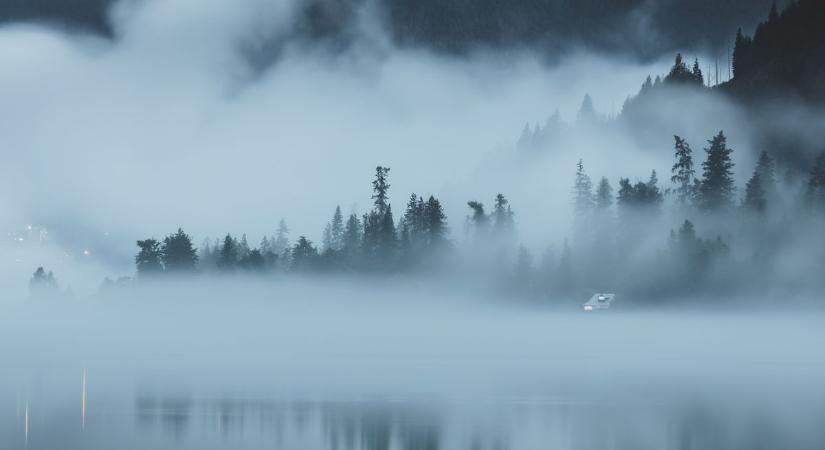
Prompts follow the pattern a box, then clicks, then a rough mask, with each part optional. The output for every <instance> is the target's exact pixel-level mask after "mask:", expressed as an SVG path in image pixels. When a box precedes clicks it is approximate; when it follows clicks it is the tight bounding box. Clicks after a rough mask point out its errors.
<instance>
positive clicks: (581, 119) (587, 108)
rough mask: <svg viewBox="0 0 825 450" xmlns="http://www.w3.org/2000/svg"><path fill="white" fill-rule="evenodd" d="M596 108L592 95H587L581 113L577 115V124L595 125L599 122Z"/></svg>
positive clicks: (580, 109)
mask: <svg viewBox="0 0 825 450" xmlns="http://www.w3.org/2000/svg"><path fill="white" fill-rule="evenodd" d="M598 118H599V116H598V114H597V113H596V108H595V107H594V106H593V99H592V98H591V97H590V94H585V95H584V99H583V100H582V104H581V107H580V108H579V112H578V114H577V115H576V123H584V124H594V123H596V121H598Z"/></svg>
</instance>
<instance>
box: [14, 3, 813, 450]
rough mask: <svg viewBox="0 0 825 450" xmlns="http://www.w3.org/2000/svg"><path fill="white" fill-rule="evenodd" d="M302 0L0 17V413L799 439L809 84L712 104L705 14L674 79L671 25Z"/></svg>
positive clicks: (71, 434) (809, 353)
mask: <svg viewBox="0 0 825 450" xmlns="http://www.w3.org/2000/svg"><path fill="white" fill-rule="evenodd" d="M307 4H308V3H307V2H303V1H298V0H295V1H284V2H271V1H265V0H244V1H237V2H232V4H229V3H227V2H219V1H204V0H198V1H196V0H173V1H169V0H167V1H161V0H154V1H120V2H115V3H114V4H113V6H112V7H111V9H110V10H109V11H108V22H109V23H110V27H111V30H110V31H111V32H110V33H109V32H108V31H107V33H105V35H100V34H94V33H87V32H83V31H78V30H76V29H71V28H63V27H60V26H54V25H49V24H32V23H22V22H13V21H12V22H6V23H4V25H2V26H0V55H3V57H4V60H5V61H6V64H7V66H6V67H7V68H8V69H7V70H4V71H3V72H2V73H1V74H0V104H2V105H3V106H4V108H3V113H2V114H0V117H1V118H2V119H0V156H2V158H0V232H2V234H0V237H2V241H0V291H2V292H3V293H4V294H3V295H2V296H0V360H2V361H4V365H3V367H4V370H2V371H0V441H3V442H10V443H11V444H10V445H11V448H15V449H16V448H32V449H34V448H57V447H58V446H59V447H60V448H94V449H96V448H113V447H118V448H124V446H127V447H126V448H237V447H243V448H268V447H273V446H275V447H279V448H318V449H339V448H364V449H376V450H377V449H391V448H392V449H395V448H404V449H410V450H415V449H438V448H444V449H452V448H456V449H505V448H510V449H529V448H547V447H548V446H550V447H553V448H561V449H568V448H569V449H591V448H592V449H596V448H599V449H601V448H614V449H625V448H678V449H699V448H702V449H705V448H733V449H738V448H742V449H745V448H748V449H752V448H782V447H785V448H812V449H813V448H821V447H822V446H823V444H825V435H823V433H822V432H821V431H820V430H819V425H820V424H819V423H818V418H819V417H821V414H822V412H823V411H824V410H825V409H824V408H825V402H823V400H825V398H823V397H825V389H823V388H822V387H820V383H818V380H820V379H822V376H823V375H825V364H823V362H822V358H821V357H820V354H821V351H820V350H819V349H820V348H821V347H822V346H823V344H825V332H824V331H823V328H822V326H821V323H822V319H823V317H822V314H823V312H822V308H821V299H820V298H819V297H821V295H819V294H818V293H819V292H820V290H821V288H822V287H823V285H822V280H821V273H822V269H823V264H822V261H825V241H823V240H822V237H821V233H820V230H821V229H822V228H821V227H822V224H823V215H822V214H821V210H819V209H817V208H818V207H817V206H816V204H815V201H820V200H822V199H825V190H823V189H825V188H823V187H822V186H819V187H817V185H815V183H814V181H816V176H817V175H816V173H817V172H816V169H814V170H813V171H812V170H811V167H812V166H813V165H812V161H814V158H815V157H816V155H817V153H816V152H817V151H818V150H819V147H818V142H821V138H822V137H823V136H825V128H824V127H823V126H822V123H823V122H822V121H821V119H822V117H823V115H822V110H821V109H820V108H819V107H818V106H816V105H815V104H808V103H805V102H803V101H801V100H800V99H796V98H790V97H788V98H781V99H774V101H772V102H769V101H765V102H763V103H760V104H758V105H756V106H754V105H749V104H748V103H746V102H743V101H737V99H736V97H735V95H733V94H731V92H730V91H729V90H726V88H725V87H724V85H723V86H718V85H719V84H721V83H724V81H727V80H726V78H727V77H726V76H725V75H721V77H716V72H717V71H716V70H710V69H711V65H710V64H709V63H716V62H717V61H718V60H719V55H718V53H719V52H718V47H719V43H718V42H715V39H716V38H713V39H710V40H709V41H708V42H703V43H701V44H697V45H692V46H688V48H687V49H686V51H685V53H684V54H683V56H684V62H685V63H687V67H690V66H692V64H693V61H694V58H696V59H697V60H698V63H699V67H700V68H701V69H702V70H703V71H706V72H705V73H704V78H702V79H701V80H700V82H699V83H695V82H691V83H692V84H678V83H676V82H670V81H668V80H667V77H668V76H669V75H668V71H671V70H672V69H671V68H672V67H674V68H678V67H679V64H678V63H676V64H674V56H675V55H674V54H669V53H667V52H669V51H670V47H668V45H669V44H668V45H666V44H660V45H655V46H654V45H652V44H651V48H655V51H656V52H658V53H656V55H655V56H652V55H651V54H650V53H645V56H644V57H639V55H638V54H635V55H634V54H633V53H635V52H624V51H615V52H613V53H605V49H606V48H608V49H609V48H610V46H609V45H607V46H605V45H606V44H605V43H604V42H602V40H601V38H600V40H599V42H601V44H599V45H597V47H598V49H594V48H593V47H592V46H591V45H590V44H592V43H590V44H588V42H589V41H587V40H586V39H585V40H583V43H582V44H581V45H577V44H576V43H575V42H569V41H568V40H565V41H564V42H565V44H564V47H565V51H563V52H559V53H553V54H551V55H549V54H547V53H545V52H544V50H546V49H544V50H543V47H541V46H537V47H535V48H531V47H530V46H526V45H525V46H520V45H513V46H509V45H506V46H505V45H503V46H500V47H499V46H485V45H479V46H466V47H463V46H462V47H461V51H460V52H457V53H458V54H456V52H453V51H447V52H444V51H439V49H438V48H437V47H438V46H437V45H433V46H426V45H410V42H409V41H405V40H404V39H400V38H399V36H398V30H397V29H388V28H387V23H386V17H382V16H380V11H378V10H377V9H376V8H375V3H374V2H368V1H367V2H361V3H359V7H358V8H356V14H355V16H354V18H350V17H348V18H347V19H346V20H347V27H351V28H348V33H347V39H346V40H345V42H344V40H343V38H342V37H340V36H336V35H334V34H333V35H332V37H328V38H327V39H318V40H311V39H310V40H307V39H305V38H302V37H301V36H296V34H295V30H296V29H300V24H301V22H300V16H299V15H300V14H301V11H303V9H302V8H304V7H305V6H306V5H307ZM623 17H624V16H623ZM625 19H627V17H625ZM637 19H638V20H639V21H640V25H638V26H639V27H640V28H639V29H638V30H636V31H637V34H634V36H635V37H634V45H641V44H640V42H642V41H644V39H643V37H644V36H647V34H646V33H645V31H646V29H645V28H644V26H645V25H644V20H642V18H638V17H637ZM341 20H342V21H343V20H344V19H341ZM393 20H396V21H397V17H396V18H393ZM350 21H351V22H350ZM623 23H624V22H623ZM633 23H635V22H633ZM651 26H652V25H651ZM659 26H660V25H659ZM747 26H748V24H746V27H747ZM107 29H108V26H107ZM732 31H733V32H735V29H734V30H732ZM553 32H554V33H557V32H558V30H554V31H553ZM606 33H607V32H606ZM608 35H609V33H608ZM339 38H340V39H341V40H338V39H339ZM732 38H733V33H731V39H732ZM519 39H522V38H519ZM571 39H572V38H571ZM573 41H575V40H573ZM710 41H713V42H710ZM516 42H518V39H516ZM668 42H679V40H678V39H675V40H673V41H668ZM462 45H463V44H462ZM559 45H561V44H559ZM663 48H664V49H666V50H662V49H663ZM697 49H698V50H697ZM441 50H443V49H441ZM448 50H449V49H448ZM651 51H654V50H651ZM691 52H696V53H697V54H692V53H691ZM665 53H667V54H665ZM706 66H707V67H706ZM714 69H715V67H714ZM727 71H728V68H727V67H724V68H721V69H720V70H719V73H726V72H727ZM711 72H713V78H712V77H711ZM677 75H678V74H677ZM648 76H651V78H656V77H657V76H659V77H661V78H663V79H664V80H665V81H662V82H659V81H657V82H655V83H654V82H652V81H650V82H645V79H646V78H647V77H648ZM643 83H644V85H643ZM706 85H707V86H706ZM640 89H641V90H640ZM720 130H723V131H724V134H722V133H720ZM674 135H676V136H677V139H675V142H676V150H674ZM681 138H684V139H685V140H686V142H687V143H689V145H690V146H691V147H692V149H693V158H695V162H694V163H693V164H694V165H693V169H695V170H696V174H695V175H693V176H692V178H691V177H688V179H686V180H687V181H685V182H684V183H683V184H682V185H680V184H678V182H676V181H673V182H672V180H671V175H673V174H676V170H675V169H673V171H672V168H673V164H674V151H676V152H677V158H678V151H679V145H680V144H679V142H680V139H681ZM720 143H721V144H720ZM725 145H727V147H725ZM790 147H793V151H790V150H788V148H790ZM719 148H722V150H723V151H722V153H724V151H727V150H728V149H732V150H733V152H732V156H731V162H732V163H733V166H732V167H733V169H732V170H731V173H730V177H731V179H730V180H729V181H730V186H727V185H726V186H723V187H722V188H721V189H718V190H720V191H724V192H723V194H725V197H724V198H723V199H722V200H724V201H720V203H724V205H723V206H724V207H718V206H714V204H712V201H714V197H713V195H712V194H714V192H711V193H707V192H705V191H703V189H706V188H707V185H710V184H712V183H710V182H705V181H702V183H700V182H699V180H700V179H701V178H702V176H703V175H702V166H701V164H702V162H703V161H704V160H705V157H706V152H705V151H703V149H707V154H708V155H709V154H710V153H711V152H712V149H719ZM762 151H767V153H766V154H765V155H768V156H767V159H766V156H765V155H760V152H762ZM709 159H710V157H709V156H708V160H709ZM766 161H767V162H766ZM823 161H825V160H823ZM723 163H724V161H723ZM823 164H825V163H823ZM721 165H724V164H721ZM376 166H378V167H377V168H376ZM386 167H389V168H391V171H386V170H385V169H384V168H386ZM766 167H767V168H766ZM653 170H655V171H656V176H651V172H652V171H653ZM822 170H823V171H825V165H823V167H822ZM384 177H388V182H387V180H386V179H385V178H384ZM602 177H604V178H605V179H606V181H607V182H608V183H609V184H610V187H611V189H609V190H604V189H600V187H601V188H603V187H604V184H603V183H602V182H601V179H602ZM760 177H763V178H760ZM760 179H763V180H765V181H764V182H765V184H764V186H763V185H760V184H758V182H759V180H760ZM754 180H756V181H754ZM386 183H388V184H389V187H387V185H386ZM823 183H825V182H823ZM685 186H687V188H686V189H688V190H689V192H690V196H685V195H683V196H682V197H681V198H680V197H679V195H680V193H679V192H680V191H679V188H680V187H685ZM754 186H756V187H754ZM711 187H712V186H711ZM815 188H816V189H820V191H817V190H816V189H815ZM725 189H728V190H727V191H725ZM706 190H707V189H706ZM387 193H388V196H389V197H388V200H386V201H385V195H386V194H387ZM411 193H415V194H417V195H418V196H420V197H418V200H416V198H413V199H412V202H411V203H409V204H408V201H409V200H410V194H411ZM496 194H503V196H502V197H498V198H496ZM816 195H820V196H822V199H819V200H817V198H818V197H815V196H816ZM430 196H432V197H430ZM505 196H506V197H505ZM688 197H689V199H688ZM494 199H495V200H494ZM471 201H478V202H481V203H483V204H484V208H486V209H482V208H481V205H479V204H478V203H472V202H471ZM468 202H470V203H468ZM708 205H710V206H708ZM336 206H340V208H341V214H338V215H336V216H333V211H335V210H336ZM416 208H418V209H416ZM511 208H512V209H511ZM351 214H352V215H351ZM390 214H394V216H392V215H390ZM444 216H446V217H444ZM335 217H337V218H338V219H337V220H338V223H337V231H335V230H334V229H333V228H334V226H335V221H336V218H335ZM388 217H389V220H390V222H389V226H388V225H387V224H386V222H387V218H388ZM281 219H283V220H285V223H287V224H288V227H289V231H288V232H286V233H284V232H283V230H279V228H280V226H279V221H281ZM424 220H427V221H428V222H426V226H425V225H421V223H423V221H424ZM393 221H394V222H393ZM344 223H346V225H347V228H346V229H344V228H343V224H344ZM350 223H354V224H355V225H353V226H352V227H351V231H353V234H354V236H355V237H354V238H353V239H354V240H353V241H351V242H349V241H345V240H346V239H349V238H350V237H352V236H350V235H348V234H347V233H348V231H347V230H350ZM396 224H397V225H396ZM325 225H327V228H326V231H325ZM415 227H418V228H415ZM387 229H389V230H390V232H389V234H388V236H389V237H387V233H386V230H387ZM175 230H180V231H179V232H178V233H177V234H175ZM183 230H185V232H184V231H183ZM376 230H378V231H376ZM422 230H425V231H422ZM170 233H172V234H170ZM187 233H188V234H187ZM227 233H230V234H231V235H227ZM370 233H372V234H370ZM416 233H418V234H416ZM304 236H305V237H306V238H309V240H310V241H311V242H309V241H306V240H302V239H301V238H300V237H304ZM262 238H263V241H262ZM282 238H283V240H282ZM152 239H157V241H153V240H152ZM176 239H178V240H176ZM276 241H277V242H278V243H276ZM136 242H137V244H138V246H135V243H136ZM180 242H184V245H183V250H181V247H175V245H178V244H180ZM202 242H204V244H202ZM258 242H261V244H260V245H258ZM347 242H349V243H347ZM353 242H354V243H353ZM138 247H140V248H138ZM181 255H183V257H181ZM38 267H40V268H43V270H38V271H37V272H35V269H37V268H38ZM52 271H53V274H52V273H50V272H52ZM33 272H34V275H32V273H33ZM602 292H612V293H617V297H616V298H617V301H616V302H615V303H614V304H610V305H608V306H610V309H609V310H606V311H597V312H596V311H590V312H588V313H585V312H584V311H582V304H583V303H584V302H585V301H587V300H588V298H591V296H593V298H597V297H598V295H596V296H594V294H598V293H602ZM124 441H128V444H127V443H124ZM128 446H131V447H128Z"/></svg>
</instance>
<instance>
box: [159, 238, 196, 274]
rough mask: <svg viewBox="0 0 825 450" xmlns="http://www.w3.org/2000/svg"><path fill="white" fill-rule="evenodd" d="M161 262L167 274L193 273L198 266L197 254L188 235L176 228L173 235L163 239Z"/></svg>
mask: <svg viewBox="0 0 825 450" xmlns="http://www.w3.org/2000/svg"><path fill="white" fill-rule="evenodd" d="M161 260H162V261H163V266H164V267H165V269H166V271H167V272H178V273H183V272H194V271H195V268H196V267H197V265H198V252H197V250H195V247H194V246H193V245H192V239H191V238H190V237H189V235H187V234H186V233H184V232H183V230H182V229H180V228H178V231H177V232H176V233H175V234H171V235H169V236H167V237H165V238H164V239H163V245H162V246H161Z"/></svg>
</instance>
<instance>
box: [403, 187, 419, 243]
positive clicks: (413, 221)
mask: <svg viewBox="0 0 825 450" xmlns="http://www.w3.org/2000/svg"><path fill="white" fill-rule="evenodd" d="M401 222H402V223H403V225H404V230H405V232H406V233H407V239H408V244H409V246H410V248H411V249H417V248H418V247H419V246H420V245H421V240H422V239H423V232H424V199H423V198H421V197H418V196H416V195H415V193H413V194H411V195H410V199H409V200H408V201H407V209H406V210H405V211H404V217H403V219H402V220H401Z"/></svg>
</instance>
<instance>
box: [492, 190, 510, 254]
mask: <svg viewBox="0 0 825 450" xmlns="http://www.w3.org/2000/svg"><path fill="white" fill-rule="evenodd" d="M491 215H492V219H493V234H495V236H496V237H497V238H499V239H501V240H502V241H503V242H505V243H507V242H509V241H511V240H513V239H515V235H514V234H515V223H514V220H513V210H512V209H510V202H509V201H508V200H507V198H505V197H504V195H503V194H497V195H496V198H495V201H494V202H493V212H492V213H491Z"/></svg>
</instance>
